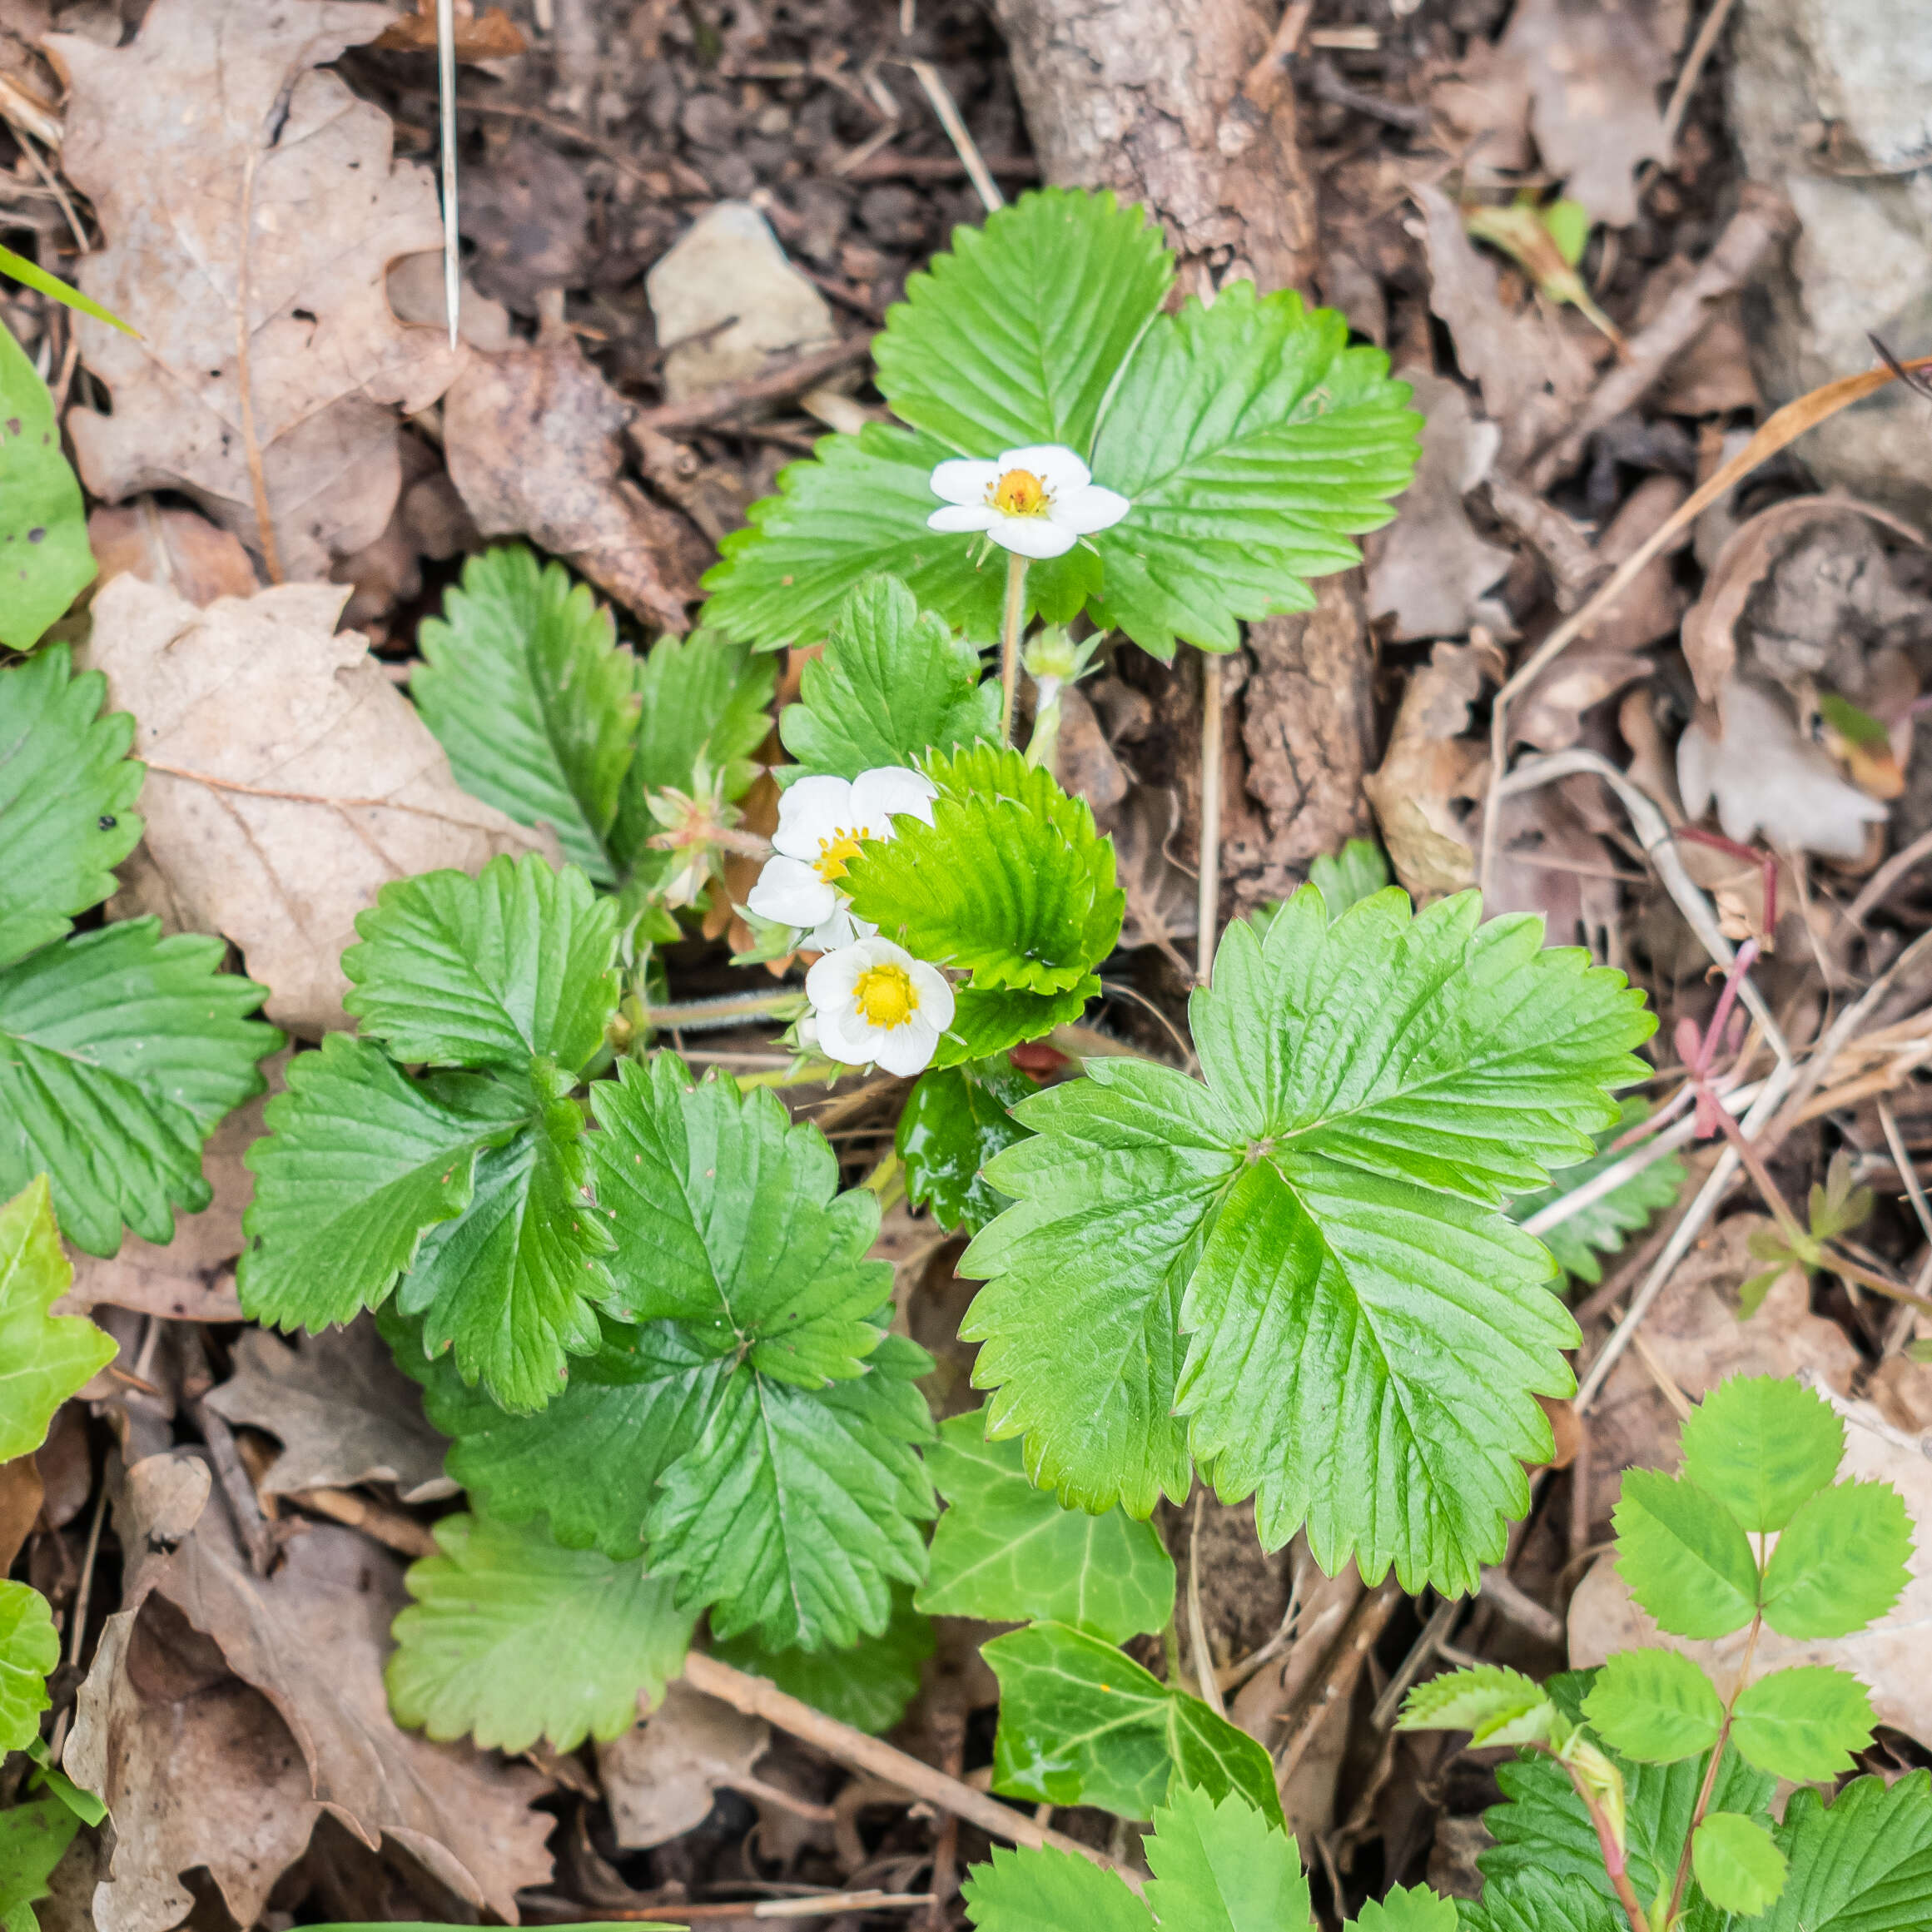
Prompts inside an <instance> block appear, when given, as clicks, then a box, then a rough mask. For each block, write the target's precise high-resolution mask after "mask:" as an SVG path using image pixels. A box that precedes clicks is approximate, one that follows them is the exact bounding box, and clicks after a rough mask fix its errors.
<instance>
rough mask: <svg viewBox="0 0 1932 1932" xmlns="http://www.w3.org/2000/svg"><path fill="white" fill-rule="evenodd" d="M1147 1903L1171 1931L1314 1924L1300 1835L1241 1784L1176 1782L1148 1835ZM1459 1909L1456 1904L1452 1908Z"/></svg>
mask: <svg viewBox="0 0 1932 1932" xmlns="http://www.w3.org/2000/svg"><path fill="white" fill-rule="evenodd" d="M1146 1849H1147V1862H1148V1864H1149V1865H1150V1866H1151V1867H1152V1868H1153V1871H1154V1876H1153V1877H1152V1879H1150V1880H1149V1881H1148V1885H1147V1904H1148V1906H1149V1908H1150V1910H1152V1912H1153V1914H1154V1916H1155V1921H1156V1923H1157V1924H1159V1925H1160V1926H1162V1927H1163V1928H1164V1929H1165V1932H1290V1929H1291V1928H1294V1929H1299V1928H1302V1927H1305V1926H1309V1925H1312V1924H1313V1920H1312V1917H1311V1915H1310V1912H1309V1885H1308V1880H1307V1879H1306V1877H1304V1875H1303V1872H1302V1869H1301V1853H1300V1851H1299V1850H1298V1849H1297V1848H1296V1845H1295V1841H1294V1839H1292V1838H1291V1837H1289V1835H1288V1833H1287V1832H1286V1831H1284V1830H1283V1829H1282V1828H1281V1827H1280V1825H1279V1824H1275V1823H1273V1822H1271V1821H1270V1820H1269V1819H1268V1818H1267V1817H1265V1816H1264V1815H1263V1814H1262V1813H1261V1812H1259V1811H1258V1810H1255V1808H1254V1805H1252V1804H1251V1803H1249V1800H1247V1798H1246V1797H1245V1796H1244V1795H1243V1794H1242V1793H1241V1792H1240V1791H1239V1790H1229V1791H1225V1792H1223V1793H1220V1794H1219V1795H1218V1796H1217V1795H1214V1794H1213V1793H1210V1792H1209V1791H1206V1790H1202V1789H1200V1788H1199V1786H1196V1785H1176V1786H1175V1790H1173V1792H1172V1793H1171V1794H1170V1796H1169V1798H1168V1800H1167V1803H1166V1805H1165V1806H1164V1807H1162V1808H1160V1809H1158V1810H1155V1814H1154V1830H1153V1833H1152V1835H1150V1837H1149V1838H1148V1840H1147V1841H1146ZM1451 1910H1452V1913H1453V1910H1454V1908H1453V1907H1452V1908H1451Z"/></svg>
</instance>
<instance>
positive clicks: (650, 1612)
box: [383, 1516, 694, 1751]
mask: <svg viewBox="0 0 1932 1932" xmlns="http://www.w3.org/2000/svg"><path fill="white" fill-rule="evenodd" d="M435 1537H436V1547H437V1548H438V1550H439V1551H440V1552H441V1553H440V1555H438V1556H434V1557H425V1558H424V1559H423V1560H422V1561H421V1562H416V1563H412V1564H411V1565H410V1569H409V1572H408V1575H407V1576H406V1577H405V1582H406V1584H407V1586H408V1588H409V1592H410V1596H411V1597H414V1598H415V1602H414V1603H413V1604H411V1605H410V1607H409V1608H408V1609H406V1610H405V1611H404V1612H402V1614H401V1615H400V1616H399V1617H397V1618H396V1620H395V1643H396V1647H395V1650H394V1651H392V1652H391V1653H390V1660H389V1663H388V1666H387V1667H386V1669H385V1671H384V1672H383V1681H384V1682H385V1684H386V1685H387V1686H388V1687H389V1701H390V1710H391V1711H392V1712H393V1713H394V1714H395V1720H396V1721H397V1723H399V1724H402V1725H406V1726H412V1727H420V1728H423V1729H425V1730H426V1731H428V1733H429V1735H430V1736H431V1737H433V1738H435V1740H436V1741H438V1742H439V1743H446V1742H447V1741H449V1740H450V1739H451V1738H456V1737H463V1736H474V1738H475V1740H476V1741H477V1743H478V1744H479V1745H481V1746H483V1747H484V1749H485V1750H491V1751H528V1750H529V1748H530V1746H532V1745H534V1743H535V1742H536V1741H537V1740H538V1739H539V1737H542V1738H544V1739H546V1740H547V1741H549V1745H550V1746H551V1748H552V1749H553V1750H554V1751H574V1750H575V1749H576V1748H577V1746H579V1745H580V1744H581V1743H582V1742H583V1741H584V1739H585V1737H586V1736H594V1737H596V1738H597V1739H598V1741H601V1742H605V1743H608V1741H610V1740H611V1739H613V1738H614V1737H617V1736H621V1735H622V1734H623V1732H624V1731H628V1730H629V1729H630V1727H631V1726H632V1725H633V1724H634V1723H635V1722H636V1721H637V1716H638V1701H639V1699H640V1698H642V1700H643V1703H644V1705H645V1706H647V1707H648V1706H652V1705H654V1704H656V1703H657V1702H658V1700H659V1699H660V1698H661V1697H662V1696H663V1694H664V1684H665V1681H666V1680H667V1679H668V1678H670V1677H674V1676H677V1674H678V1671H680V1670H682V1669H683V1664H684V1653H685V1651H686V1650H687V1649H688V1648H689V1646H690V1642H691V1627H692V1624H693V1621H694V1620H693V1617H692V1616H691V1614H690V1613H689V1612H679V1611H678V1610H676V1609H675V1608H673V1605H672V1602H671V1590H670V1586H669V1585H668V1584H667V1583H663V1582H659V1581H658V1579H657V1578H655V1577H649V1576H647V1575H646V1574H645V1572H644V1566H643V1560H642V1558H641V1557H638V1556H633V1557H632V1558H631V1559H630V1561H629V1562H612V1561H611V1560H610V1559H609V1558H608V1557H603V1556H600V1555H599V1554H598V1552H596V1551H594V1550H567V1549H564V1548H563V1547H560V1546H559V1544H558V1543H556V1542H554V1541H553V1540H552V1538H551V1537H550V1536H549V1534H548V1532H545V1531H544V1529H543V1528H542V1527H540V1526H539V1525H535V1524H526V1525H524V1527H520V1528H513V1527H510V1526H509V1525H507V1524H504V1523H498V1522H490V1521H489V1519H488V1518H486V1517H474V1516H451V1517H444V1518H443V1520H442V1521H441V1522H439V1523H438V1524H437V1525H436V1526H435Z"/></svg>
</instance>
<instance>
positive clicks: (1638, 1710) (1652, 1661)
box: [1583, 1650, 1769, 1769]
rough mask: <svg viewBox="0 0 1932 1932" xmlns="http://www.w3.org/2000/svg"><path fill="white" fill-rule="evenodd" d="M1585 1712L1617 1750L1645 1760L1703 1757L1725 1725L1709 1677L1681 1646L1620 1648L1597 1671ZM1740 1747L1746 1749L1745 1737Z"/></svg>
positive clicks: (1664, 1761) (1755, 1760)
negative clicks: (1674, 1647) (1632, 1649)
mask: <svg viewBox="0 0 1932 1932" xmlns="http://www.w3.org/2000/svg"><path fill="white" fill-rule="evenodd" d="M1583 1715H1584V1716H1585V1717H1586V1718H1587V1719H1588V1720H1589V1722H1590V1727H1591V1729H1592V1731H1595V1732H1596V1733H1597V1736H1599V1737H1600V1738H1602V1741H1604V1742H1605V1743H1606V1744H1607V1745H1608V1746H1610V1747H1611V1748H1612V1750H1613V1751H1617V1752H1619V1753H1621V1755H1622V1756H1625V1757H1627V1758H1634V1759H1636V1761H1638V1762H1640V1763H1643V1764H1664V1765H1667V1764H1675V1763H1676V1761H1677V1760H1678V1759H1679V1758H1686V1757H1701V1756H1703V1755H1704V1754H1705V1753H1706V1751H1709V1750H1710V1749H1711V1746H1713V1745H1714V1744H1716V1741H1717V1734H1718V1732H1719V1731H1721V1729H1722V1728H1723V1725H1724V1706H1723V1705H1722V1704H1721V1702H1720V1701H1718V1696H1717V1693H1716V1691H1715V1690H1713V1689H1712V1688H1711V1680H1710V1679H1709V1678H1708V1677H1707V1676H1705V1675H1704V1672H1703V1670H1702V1668H1701V1666H1698V1665H1696V1664H1695V1663H1693V1662H1692V1661H1691V1659H1690V1658H1689V1657H1687V1656H1685V1655H1684V1654H1683V1652H1682V1651H1666V1650H1635V1651H1617V1654H1616V1655H1615V1656H1612V1657H1610V1658H1609V1659H1607V1661H1606V1662H1605V1663H1604V1665H1603V1667H1602V1669H1601V1670H1600V1671H1597V1681H1596V1682H1595V1683H1594V1684H1593V1685H1592V1686H1591V1687H1590V1695H1589V1696H1587V1697H1586V1698H1585V1699H1584V1700H1583ZM1738 1748H1739V1749H1740V1750H1741V1751H1742V1750H1743V1749H1744V1741H1743V1739H1741V1738H1740V1739H1739V1740H1738ZM1745 1756H1746V1757H1749V1758H1751V1762H1752V1763H1753V1764H1757V1763H1760V1762H1761V1760H1759V1759H1758V1758H1757V1757H1756V1756H1754V1755H1753V1754H1752V1753H1751V1752H1750V1751H1745ZM1768 1768H1769V1767H1768V1766H1766V1769H1768Z"/></svg>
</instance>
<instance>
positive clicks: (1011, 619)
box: [1000, 550, 1026, 745]
mask: <svg viewBox="0 0 1932 1932" xmlns="http://www.w3.org/2000/svg"><path fill="white" fill-rule="evenodd" d="M1025 616H1026V559H1025V558H1024V557H1022V556H1021V554H1020V553H1019V552H1018V551H1017V550H1009V551H1008V552H1007V553H1006V614H1005V615H1004V617H1002V618H1001V622H1000V742H1001V743H1002V744H1009V745H1010V744H1011V743H1012V742H1013V700H1014V699H1015V698H1016V697H1017V696H1018V695H1019V691H1020V633H1021V631H1022V630H1024V629H1025V628H1026V625H1025V623H1024V622H1023V621H1022V620H1023V619H1024V618H1025Z"/></svg>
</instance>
